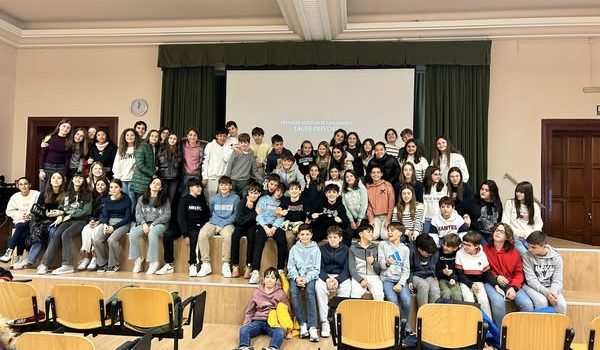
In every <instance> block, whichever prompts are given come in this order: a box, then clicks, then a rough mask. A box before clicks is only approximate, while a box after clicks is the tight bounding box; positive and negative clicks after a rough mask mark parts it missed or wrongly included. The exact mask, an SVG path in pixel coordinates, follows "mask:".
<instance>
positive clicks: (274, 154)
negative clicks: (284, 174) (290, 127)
mask: <svg viewBox="0 0 600 350" xmlns="http://www.w3.org/2000/svg"><path fill="white" fill-rule="evenodd" d="M271 146H272V150H271V152H269V154H268V155H267V164H266V166H265V174H270V173H272V172H273V171H274V170H275V169H276V168H277V167H278V166H279V162H280V160H281V156H282V155H283V153H284V152H289V150H287V149H285V148H283V137H281V135H279V134H275V135H273V136H272V137H271Z"/></svg>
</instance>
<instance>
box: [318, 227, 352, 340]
mask: <svg viewBox="0 0 600 350" xmlns="http://www.w3.org/2000/svg"><path fill="white" fill-rule="evenodd" d="M342 237H343V236H342V228H341V227H339V226H330V227H329V228H328V229H327V244H323V245H322V246H321V248H320V249H321V271H320V273H319V279H318V280H317V283H316V284H315V291H316V294H317V305H318V307H319V319H320V320H321V336H322V337H325V338H326V337H329V336H330V335H331V329H330V326H329V322H327V312H328V310H329V306H328V301H329V298H328V296H329V295H330V293H334V294H336V295H337V296H339V297H342V298H348V297H350V289H351V282H350V271H349V270H348V252H349V249H348V247H347V246H346V245H344V244H341V243H342Z"/></svg>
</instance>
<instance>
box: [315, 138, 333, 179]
mask: <svg viewBox="0 0 600 350" xmlns="http://www.w3.org/2000/svg"><path fill="white" fill-rule="evenodd" d="M330 161H331V152H330V151H329V144H328V143H327V141H321V142H319V146H317V156H316V157H315V164H317V166H318V167H319V174H321V179H326V178H327V175H328V174H327V171H328V170H329V162H330Z"/></svg>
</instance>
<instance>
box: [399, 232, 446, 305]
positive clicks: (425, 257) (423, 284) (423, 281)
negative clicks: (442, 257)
mask: <svg viewBox="0 0 600 350" xmlns="http://www.w3.org/2000/svg"><path fill="white" fill-rule="evenodd" d="M408 249H409V250H410V275H409V277H408V281H407V282H408V288H409V289H410V291H411V292H413V293H416V294H417V305H418V307H421V306H423V305H425V304H427V303H433V302H435V301H436V300H438V299H439V297H440V285H439V283H438V281H437V279H436V278H435V265H436V264H437V261H438V251H437V246H436V245H435V241H434V240H433V238H432V237H431V236H429V235H418V236H417V238H416V239H415V241H414V242H413V243H409V244H408Z"/></svg>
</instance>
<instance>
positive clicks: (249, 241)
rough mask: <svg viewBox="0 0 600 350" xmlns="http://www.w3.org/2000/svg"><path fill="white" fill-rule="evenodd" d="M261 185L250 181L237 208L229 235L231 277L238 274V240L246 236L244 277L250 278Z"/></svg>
mask: <svg viewBox="0 0 600 350" xmlns="http://www.w3.org/2000/svg"><path fill="white" fill-rule="evenodd" d="M260 193H261V186H260V184H259V183H258V182H254V181H252V182H250V184H249V185H248V194H247V195H246V199H245V200H242V201H240V203H239V204H238V208H237V217H236V219H235V222H234V223H233V226H235V229H234V230H233V234H232V235H231V265H232V266H233V268H232V271H231V277H239V276H240V267H239V264H240V240H241V239H242V237H246V267H245V268H244V278H246V279H248V278H250V273H251V272H252V270H251V269H250V265H251V263H252V253H253V252H254V236H255V232H256V202H257V201H258V197H260Z"/></svg>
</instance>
